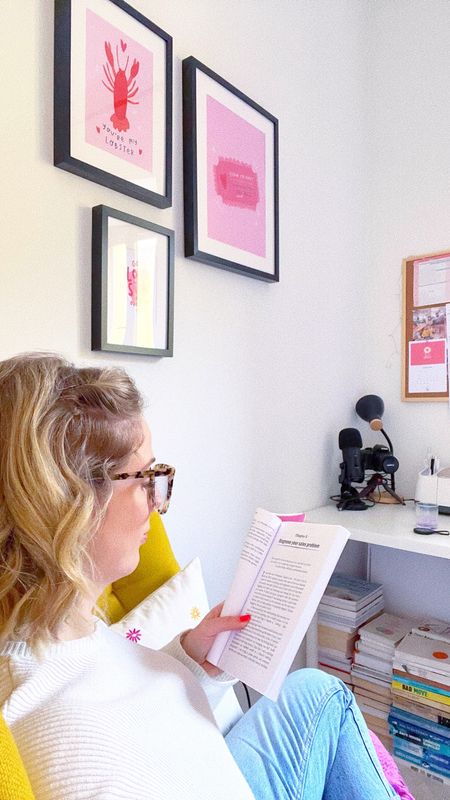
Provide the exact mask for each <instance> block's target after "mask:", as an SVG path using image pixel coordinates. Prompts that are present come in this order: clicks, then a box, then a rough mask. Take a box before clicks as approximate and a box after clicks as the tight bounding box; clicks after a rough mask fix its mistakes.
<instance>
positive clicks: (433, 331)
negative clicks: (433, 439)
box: [402, 250, 450, 401]
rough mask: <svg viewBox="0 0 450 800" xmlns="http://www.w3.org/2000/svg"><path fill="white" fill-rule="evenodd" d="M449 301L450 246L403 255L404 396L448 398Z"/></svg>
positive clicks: (406, 397)
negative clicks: (435, 250)
mask: <svg viewBox="0 0 450 800" xmlns="http://www.w3.org/2000/svg"><path fill="white" fill-rule="evenodd" d="M447 304H450V250H447V251H442V252H439V253H428V254H425V255H419V256H409V257H408V258H405V259H403V326H402V332H403V343H402V399H403V400H412V401H423V400H428V401H430V400H444V401H445V400H448V396H449V393H448V368H447V324H448V321H450V305H449V306H447ZM447 317H448V320H447Z"/></svg>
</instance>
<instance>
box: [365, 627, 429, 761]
mask: <svg viewBox="0 0 450 800" xmlns="http://www.w3.org/2000/svg"><path fill="white" fill-rule="evenodd" d="M414 624H415V623H414V621H413V620H411V619H406V618H404V617H399V616H395V615H394V614H387V613H384V614H381V615H380V616H378V617H376V619H374V620H372V621H371V622H368V623H367V624H366V625H363V626H362V627H361V628H360V629H359V639H358V640H357V641H356V642H355V653H354V656H353V664H352V682H353V686H354V693H355V697H356V699H357V701H358V706H359V708H360V710H361V712H362V714H363V716H364V718H365V720H366V722H367V725H368V727H369V728H371V730H373V731H374V733H376V734H377V736H378V737H379V738H380V739H381V740H382V742H383V744H384V745H385V746H387V747H388V749H391V747H392V740H391V738H390V732H389V722H388V717H389V712H390V710H391V702H392V697H391V682H392V667H393V660H394V653H395V647H396V645H397V644H398V643H399V642H400V641H401V640H402V639H403V637H404V636H405V635H406V634H407V633H409V631H410V630H411V628H412V627H413V626H414Z"/></svg>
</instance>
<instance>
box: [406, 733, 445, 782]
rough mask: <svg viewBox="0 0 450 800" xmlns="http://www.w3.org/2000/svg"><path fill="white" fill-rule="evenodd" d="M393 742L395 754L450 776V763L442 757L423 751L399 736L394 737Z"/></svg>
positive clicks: (412, 762)
mask: <svg viewBox="0 0 450 800" xmlns="http://www.w3.org/2000/svg"><path fill="white" fill-rule="evenodd" d="M393 744H394V755H395V756H398V757H399V758H404V759H405V761H410V762H411V764H417V766H419V767H425V768H426V769H429V770H430V771H432V772H436V773H438V774H440V775H445V777H450V763H449V764H448V765H447V763H446V761H443V760H442V758H440V757H436V755H435V754H433V753H423V752H421V748H420V747H418V746H417V745H415V744H413V743H411V742H407V741H405V740H404V739H398V737H397V736H394V737H393Z"/></svg>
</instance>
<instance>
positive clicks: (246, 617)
mask: <svg viewBox="0 0 450 800" xmlns="http://www.w3.org/2000/svg"><path fill="white" fill-rule="evenodd" d="M251 618H252V615H251V614H243V615H242V617H239V619H240V620H241V622H248V621H249V620H250V619H251Z"/></svg>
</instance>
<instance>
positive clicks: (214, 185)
mask: <svg viewBox="0 0 450 800" xmlns="http://www.w3.org/2000/svg"><path fill="white" fill-rule="evenodd" d="M183 138H184V215H185V255H186V256H187V257H190V258H193V259H196V260H198V261H203V262H204V263H206V264H212V265H213V266H217V267H221V268H223V269H228V270H232V271H234V272H240V273H242V274H245V275H249V276H251V277H254V278H259V279H261V280H266V281H278V280H279V267H278V120H277V119H276V118H275V117H274V116H272V114H269V112H267V111H265V110H264V109H263V108H261V106H259V105H258V104H257V103H255V102H254V101H253V100H251V99H250V98H249V97H247V96H246V95H244V94H243V93H242V92H241V91H239V90H238V89H236V88H235V87H234V86H232V85H231V84H229V83H228V82H227V81H225V80H224V79H223V78H221V77H220V76H219V75H217V74H216V73H214V72H212V70H210V69H209V68H208V67H205V66H204V64H201V63H200V62H199V61H197V59H195V58H193V57H192V56H191V57H189V58H187V59H185V60H184V61H183Z"/></svg>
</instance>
